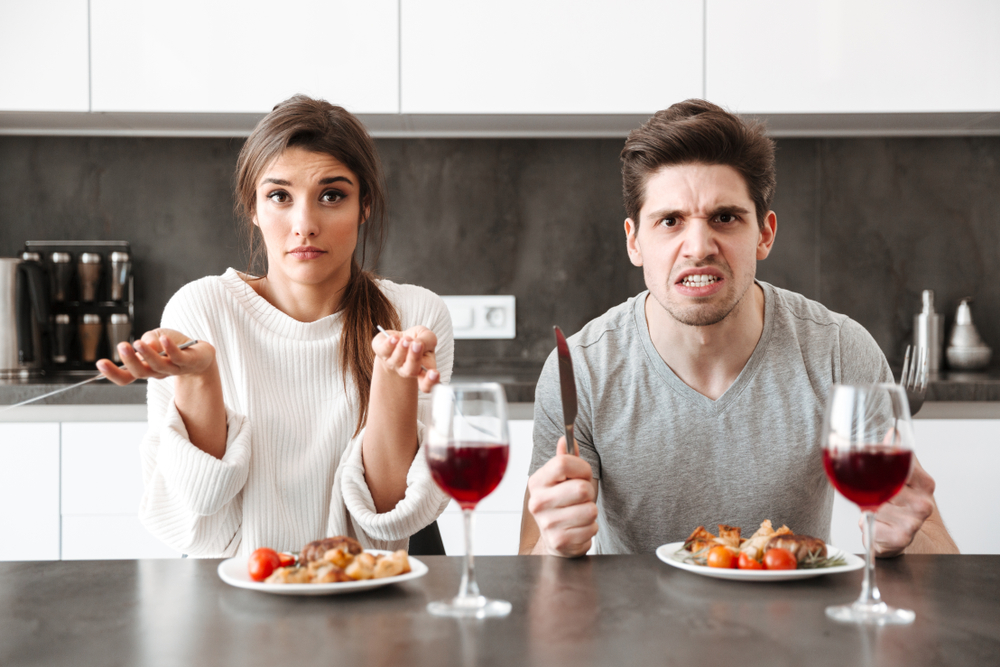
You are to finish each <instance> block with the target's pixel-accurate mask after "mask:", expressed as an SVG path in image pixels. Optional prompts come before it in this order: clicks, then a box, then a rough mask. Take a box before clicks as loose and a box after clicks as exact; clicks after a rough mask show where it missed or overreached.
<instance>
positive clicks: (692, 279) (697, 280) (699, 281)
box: [681, 275, 719, 287]
mask: <svg viewBox="0 0 1000 667" xmlns="http://www.w3.org/2000/svg"><path fill="white" fill-rule="evenodd" d="M718 280H719V277H718V276H707V275H696V276H687V277H685V278H684V280H683V281H681V284H682V285H684V286H685V287H704V286H705V285H711V284H712V283H714V282H716V281H718Z"/></svg>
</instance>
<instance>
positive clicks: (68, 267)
mask: <svg viewBox="0 0 1000 667" xmlns="http://www.w3.org/2000/svg"><path fill="white" fill-rule="evenodd" d="M49 259H50V260H51V262H52V300H53V301H59V302H62V301H69V300H70V298H71V297H70V295H71V292H72V288H73V278H74V277H75V275H76V267H74V266H73V255H71V254H69V253H68V252H54V253H52V255H50V256H49Z"/></svg>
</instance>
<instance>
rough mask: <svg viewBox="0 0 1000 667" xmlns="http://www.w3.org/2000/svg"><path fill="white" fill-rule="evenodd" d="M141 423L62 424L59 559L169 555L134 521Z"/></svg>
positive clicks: (139, 486)
mask: <svg viewBox="0 0 1000 667" xmlns="http://www.w3.org/2000/svg"><path fill="white" fill-rule="evenodd" d="M145 433H146V423H145V422H79V423H77V422H67V423H64V424H63V425H62V557H63V559H64V560H76V559H87V560H91V559H113V558H172V557H178V556H180V554H179V553H177V552H175V551H174V550H172V549H170V548H168V547H166V546H165V545H164V544H162V543H161V542H160V541H159V540H157V539H156V538H155V537H153V536H152V535H150V534H149V532H148V531H147V530H146V529H145V528H144V527H143V526H142V524H140V523H139V516H138V515H139V503H140V501H141V500H142V467H141V462H140V458H139V443H140V442H141V441H142V437H143V435H145Z"/></svg>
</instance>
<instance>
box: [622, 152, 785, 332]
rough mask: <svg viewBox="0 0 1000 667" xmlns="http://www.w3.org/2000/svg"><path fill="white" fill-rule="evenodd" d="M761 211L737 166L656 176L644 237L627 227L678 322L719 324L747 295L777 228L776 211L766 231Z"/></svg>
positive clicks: (680, 169) (637, 258)
mask: <svg viewBox="0 0 1000 667" xmlns="http://www.w3.org/2000/svg"><path fill="white" fill-rule="evenodd" d="M754 211H755V208H754V203H753V200H752V199H751V198H750V194H749V192H748V191H747V186H746V182H745V181H744V180H743V177H742V176H741V175H740V173H739V172H738V171H736V170H735V169H733V168H732V167H728V166H723V165H706V164H698V163H692V164H682V165H674V166H669V167H662V168H660V169H659V170H657V171H656V172H654V173H653V174H652V175H651V176H650V177H649V181H648V182H647V183H646V199H645V201H644V202H643V205H642V209H641V210H640V211H639V221H638V222H639V225H638V231H636V224H635V221H633V220H632V219H628V220H626V221H625V234H626V236H627V237H628V254H629V258H630V259H631V260H632V263H633V264H635V265H636V266H641V267H642V270H643V275H644V276H645V280H646V287H648V288H649V292H650V294H651V295H652V297H653V298H654V299H656V301H657V302H658V303H659V305H660V306H661V307H662V308H663V309H664V310H665V311H666V312H667V313H668V314H669V315H670V316H671V317H673V319H674V320H676V321H677V322H680V323H682V324H686V325H690V326H710V325H712V324H717V323H718V322H721V321H722V320H724V319H725V318H726V316H728V315H729V314H730V313H731V312H733V309H734V308H736V306H737V305H738V304H739V303H740V301H741V300H742V299H743V297H744V296H745V295H746V293H747V290H749V289H750V286H751V285H753V280H754V275H755V274H756V271H757V260H759V259H764V258H765V257H767V255H768V253H769V252H770V250H771V244H772V243H773V242H774V234H775V229H776V225H777V221H776V218H775V215H774V213H773V212H769V213H768V214H767V218H766V219H765V221H764V223H765V224H764V229H763V230H761V229H760V228H759V227H758V224H757V215H756V213H755V212H754Z"/></svg>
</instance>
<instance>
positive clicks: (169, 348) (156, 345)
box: [97, 329, 433, 385]
mask: <svg viewBox="0 0 1000 667" xmlns="http://www.w3.org/2000/svg"><path fill="white" fill-rule="evenodd" d="M432 335H433V334H432ZM189 340H191V338H190V337H189V336H186V335H184V334H182V333H180V332H179V331H173V330H171V329H153V330H152V331H147V332H146V333H144V334H143V335H142V338H141V339H139V340H137V341H136V342H135V346H134V347H133V346H132V345H129V344H128V343H126V342H122V343H118V356H119V357H121V360H122V363H123V364H124V365H125V367H124V368H119V367H118V366H115V365H114V363H112V362H111V360H110V359H101V360H100V361H98V362H97V370H99V371H101V374H102V375H104V377H106V378H108V379H109V380H111V381H112V382H114V383H115V384H117V385H126V384H129V383H130V382H132V381H134V380H137V379H144V378H155V379H157V380H160V379H163V378H165V377H167V376H170V375H201V374H203V373H206V372H208V371H210V369H212V368H213V367H214V364H215V348H214V347H212V345H211V344H209V343H206V342H205V341H203V340H200V341H198V343H197V344H196V345H192V346H191V347H189V348H187V349H184V350H181V349H179V348H178V347H177V346H178V345H180V344H182V343H185V342H187V341H189ZM161 352H165V353H166V354H165V356H161V355H160V353H161Z"/></svg>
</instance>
